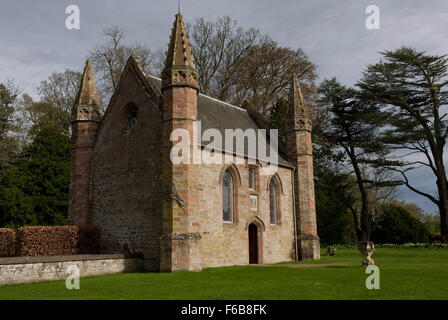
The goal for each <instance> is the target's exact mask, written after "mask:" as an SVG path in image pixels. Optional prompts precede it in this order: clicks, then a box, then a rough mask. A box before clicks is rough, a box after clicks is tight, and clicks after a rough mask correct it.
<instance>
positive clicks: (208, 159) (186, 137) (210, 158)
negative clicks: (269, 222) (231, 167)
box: [170, 121, 278, 175]
mask: <svg viewBox="0 0 448 320" xmlns="http://www.w3.org/2000/svg"><path fill="white" fill-rule="evenodd" d="M201 132H202V131H201V121H194V123H193V133H192V134H193V137H191V136H190V131H189V130H188V129H183V128H177V129H174V130H173V131H172V132H171V135H170V141H172V142H176V144H175V145H174V146H173V147H172V149H171V152H170V159H171V162H172V163H173V164H175V165H178V164H244V163H245V158H247V163H248V164H256V163H257V162H259V163H260V164H262V167H261V169H260V174H262V175H273V174H275V173H276V172H277V168H278V130H277V129H270V130H266V129H257V130H255V129H252V128H249V129H246V130H244V131H243V130H242V129H225V130H224V137H223V134H222V132H221V131H219V130H218V129H214V128H210V129H206V130H204V132H202V134H201ZM268 139H269V143H268ZM204 143H206V144H204ZM192 144H193V145H192ZM201 146H203V148H201Z"/></svg>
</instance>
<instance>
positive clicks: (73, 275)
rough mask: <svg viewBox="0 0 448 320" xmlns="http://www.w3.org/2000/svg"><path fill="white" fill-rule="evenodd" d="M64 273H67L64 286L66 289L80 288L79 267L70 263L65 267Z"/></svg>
mask: <svg viewBox="0 0 448 320" xmlns="http://www.w3.org/2000/svg"><path fill="white" fill-rule="evenodd" d="M66 273H67V274H68V277H67V278H66V279H65V287H66V288H67V289H68V290H73V289H75V290H79V289H80V281H79V278H80V272H79V268H78V267H77V266H76V265H74V264H71V265H69V266H68V267H67V270H66Z"/></svg>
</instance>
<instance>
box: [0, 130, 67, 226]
mask: <svg viewBox="0 0 448 320" xmlns="http://www.w3.org/2000/svg"><path fill="white" fill-rule="evenodd" d="M69 170H70V139H69V138H68V137H67V136H65V135H64V134H62V133H61V132H60V131H59V130H57V129H54V128H41V129H40V130H39V131H38V132H37V133H36V135H35V137H34V140H33V141H32V143H31V144H30V145H28V146H26V147H24V149H23V150H22V152H21V153H20V155H19V157H18V159H17V162H16V163H15V166H13V167H11V168H10V169H9V170H8V171H7V172H6V174H5V176H4V177H3V178H2V179H1V180H0V188H1V189H0V227H13V228H17V227H20V226H24V225H60V224H64V223H65V222H66V216H67V206H68V184H69Z"/></svg>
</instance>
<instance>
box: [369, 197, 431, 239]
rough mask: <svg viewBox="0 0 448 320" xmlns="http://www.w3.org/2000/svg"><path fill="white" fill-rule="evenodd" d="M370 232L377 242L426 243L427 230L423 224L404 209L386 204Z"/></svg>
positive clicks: (427, 237)
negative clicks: (374, 227)
mask: <svg viewBox="0 0 448 320" xmlns="http://www.w3.org/2000/svg"><path fill="white" fill-rule="evenodd" d="M383 211H384V214H383V215H382V216H381V218H380V219H379V220H378V223H377V226H376V229H375V231H374V232H373V234H372V237H373V239H374V240H375V242H377V243H394V244H402V243H428V242H429V232H428V230H427V229H426V228H425V226H424V224H423V223H422V222H420V221H419V220H418V219H417V218H415V217H413V216H412V215H411V214H410V213H409V212H408V211H407V210H406V209H404V208H401V207H397V206H394V205H386V206H385V207H384V209H383Z"/></svg>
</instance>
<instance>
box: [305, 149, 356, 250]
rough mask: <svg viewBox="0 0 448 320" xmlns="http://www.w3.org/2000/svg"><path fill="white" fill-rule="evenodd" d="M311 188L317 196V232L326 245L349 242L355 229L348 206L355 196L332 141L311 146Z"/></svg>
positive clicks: (352, 203) (341, 155)
mask: <svg viewBox="0 0 448 320" xmlns="http://www.w3.org/2000/svg"><path fill="white" fill-rule="evenodd" d="M313 147H314V148H313V160H314V181H315V184H314V188H315V197H316V217H317V231H318V232H317V233H318V234H319V237H320V241H321V242H322V243H324V244H327V245H333V244H337V243H352V242H353V241H354V240H355V238H356V235H355V228H354V224H353V222H354V221H353V218H352V216H351V213H350V209H349V208H350V207H352V206H353V205H354V202H355V199H354V197H353V196H352V194H351V190H350V183H349V180H348V179H347V178H348V176H347V174H346V173H344V172H343V169H342V168H341V167H342V166H343V160H344V155H343V153H342V152H340V151H338V150H336V149H335V148H334V147H333V146H332V145H331V144H329V143H325V142H321V143H320V144H314V146H313Z"/></svg>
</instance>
